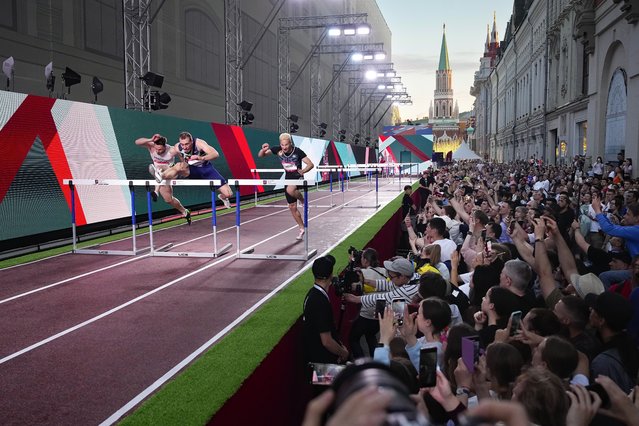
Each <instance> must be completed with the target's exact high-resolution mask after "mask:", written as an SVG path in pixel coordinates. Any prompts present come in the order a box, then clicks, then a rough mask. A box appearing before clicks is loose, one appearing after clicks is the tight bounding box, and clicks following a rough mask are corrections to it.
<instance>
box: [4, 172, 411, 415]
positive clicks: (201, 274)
mask: <svg viewBox="0 0 639 426" xmlns="http://www.w3.org/2000/svg"><path fill="white" fill-rule="evenodd" d="M356 187H359V188H361V189H365V188H367V186H366V184H363V183H361V184H353V185H352V186H351V188H352V189H355V188H356ZM385 189H386V191H384V190H380V192H379V201H380V203H381V204H382V206H383V205H385V204H386V203H387V202H389V201H390V200H392V199H393V198H394V197H396V196H397V194H398V191H397V190H396V185H392V187H391V185H390V184H389V185H388V186H386V188H385ZM310 197H311V203H313V202H319V203H321V204H327V203H328V193H326V192H312V193H311V194H310ZM323 197H324V198H323ZM345 197H346V200H347V201H351V202H352V203H351V205H354V206H355V205H366V206H371V205H373V204H374V202H375V193H374V192H354V191H353V192H347V193H345ZM319 198H323V199H322V200H318V199H319ZM341 198H342V196H341V194H339V195H334V201H335V202H336V203H341ZM280 203H281V202H280ZM375 212H376V210H375V209H371V208H366V209H358V208H341V206H340V205H338V206H336V207H334V208H332V209H329V208H319V207H318V208H311V209H310V215H309V219H310V220H309V238H310V239H309V249H317V250H318V255H320V254H322V253H323V252H325V251H326V250H328V249H330V248H331V247H332V246H334V245H335V244H336V243H337V242H338V241H339V240H340V239H342V238H343V237H344V236H345V235H347V234H349V233H350V232H351V231H352V230H354V229H355V228H357V227H358V226H360V225H361V224H362V223H364V222H365V221H366V220H367V219H368V218H369V217H371V216H372V215H373V214H374V213H375ZM210 232H211V221H210V219H203V220H194V222H193V224H192V225H191V226H187V225H185V224H184V225H180V226H176V227H173V228H170V229H166V230H161V231H155V232H154V239H155V244H154V245H155V247H159V246H161V245H163V244H165V243H174V244H176V247H175V248H174V249H173V250H176V251H211V244H212V242H211V241H212V239H211V237H210ZM275 235H277V236H276V237H274V238H272V237H273V236H275ZM296 235H297V226H296V224H295V223H294V221H293V219H292V217H291V215H290V212H289V211H288V209H287V208H286V207H285V206H282V208H251V209H247V210H243V211H242V226H241V236H242V239H241V244H242V248H247V247H249V246H251V245H254V244H257V246H256V247H255V252H256V253H291V254H293V253H295V254H301V253H303V251H304V248H303V247H304V244H303V242H299V241H296V240H295V236H296ZM192 240H193V241H192ZM187 241H191V242H188V243H185V242H187ZM235 241H236V233H235V214H228V215H223V216H218V245H219V246H220V247H221V246H222V245H224V244H226V243H232V244H233V247H232V248H231V252H230V253H228V254H226V255H224V256H222V257H220V258H217V259H207V258H193V257H190V258H179V257H171V258H167V257H149V256H146V255H144V254H142V255H138V256H136V257H126V256H102V255H80V254H66V255H61V256H56V257H52V258H49V259H45V260H42V261H38V262H33V263H30V264H25V265H21V266H17V267H12V268H6V269H3V270H0V336H2V339H1V340H0V395H2V397H1V398H0V412H1V413H2V418H3V420H2V423H3V424H96V423H100V422H103V421H104V420H105V419H107V418H109V417H110V416H111V415H113V414H114V413H115V412H117V411H118V410H120V409H121V408H122V407H123V406H124V405H125V404H127V403H128V402H129V401H131V400H133V399H134V398H136V397H137V396H138V395H139V394H140V393H141V392H142V391H144V390H145V389H146V388H147V387H149V386H150V385H151V384H153V383H154V382H155V381H156V380H157V379H158V378H160V377H162V376H163V375H164V374H165V373H167V372H168V371H169V370H171V368H173V367H175V366H176V365H178V364H179V363H180V362H181V361H182V360H184V359H185V358H186V357H187V356H189V355H190V354H191V353H193V352H194V351H195V350H196V349H198V348H199V347H200V346H202V345H203V344H204V343H206V342H207V341H209V340H211V338H212V337H213V336H215V335H216V334H218V333H219V332H220V331H222V330H224V329H225V328H226V327H227V326H228V325H229V324H230V323H232V322H233V321H234V320H236V319H237V318H238V317H239V316H240V315H242V314H243V313H244V312H245V311H247V310H248V309H250V308H251V307H252V306H253V305H254V304H255V303H256V302H258V301H260V300H261V299H262V298H264V296H266V295H267V294H269V293H270V292H271V291H272V290H273V289H274V288H276V287H278V286H279V285H280V284H281V283H283V282H285V281H286V280H287V279H289V278H290V277H291V276H292V275H294V274H296V273H298V272H299V271H300V270H301V269H303V268H305V267H306V266H308V265H310V264H311V263H312V262H313V258H311V259H310V260H309V261H307V262H303V261H284V260H248V259H246V260H245V259H240V260H238V259H235V250H236V247H235ZM177 245H179V246H177ZM146 246H148V236H146V235H144V236H140V237H139V238H138V247H146ZM130 247H131V241H130V240H125V241H119V242H114V243H109V244H107V245H105V246H104V248H105V249H128V248H130ZM344 255H345V256H346V253H344ZM309 285H310V283H309Z"/></svg>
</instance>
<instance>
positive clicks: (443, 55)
mask: <svg viewBox="0 0 639 426" xmlns="http://www.w3.org/2000/svg"><path fill="white" fill-rule="evenodd" d="M449 69H450V65H449V64H448V46H447V45H446V24H444V32H443V34H442V49H441V51H440V52H439V68H438V70H439V71H444V70H449Z"/></svg>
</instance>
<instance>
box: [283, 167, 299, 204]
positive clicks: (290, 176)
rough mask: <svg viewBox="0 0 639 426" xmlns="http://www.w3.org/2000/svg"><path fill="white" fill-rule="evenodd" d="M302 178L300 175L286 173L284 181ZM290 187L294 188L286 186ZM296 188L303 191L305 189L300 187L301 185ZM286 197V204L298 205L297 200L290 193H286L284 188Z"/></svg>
mask: <svg viewBox="0 0 639 426" xmlns="http://www.w3.org/2000/svg"><path fill="white" fill-rule="evenodd" d="M301 178H302V176H300V174H299V173H286V174H285V175H284V179H301ZM288 186H293V185H286V187H288ZM295 188H297V189H303V187H300V186H299V185H298V186H296V187H295ZM284 195H285V196H286V202H287V203H289V204H296V203H297V198H295V197H292V196H291V195H290V194H289V193H288V191H286V188H284Z"/></svg>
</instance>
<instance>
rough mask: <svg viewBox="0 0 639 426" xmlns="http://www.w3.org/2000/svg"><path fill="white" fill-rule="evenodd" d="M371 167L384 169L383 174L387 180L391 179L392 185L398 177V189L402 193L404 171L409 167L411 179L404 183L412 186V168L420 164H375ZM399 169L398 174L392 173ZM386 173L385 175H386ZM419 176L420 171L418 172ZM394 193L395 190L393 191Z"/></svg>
mask: <svg viewBox="0 0 639 426" xmlns="http://www.w3.org/2000/svg"><path fill="white" fill-rule="evenodd" d="M369 166H373V167H379V168H380V169H382V174H384V175H385V176H384V177H385V178H387V179H388V178H389V177H390V178H391V182H390V183H389V184H390V185H392V184H394V183H395V177H397V184H398V189H399V190H400V191H402V190H403V188H402V171H403V170H405V168H406V167H408V170H409V175H408V176H409V177H408V182H407V183H406V182H404V183H406V184H407V185H412V184H413V181H412V179H411V176H412V168H413V166H418V167H419V163H375V164H369ZM394 168H397V173H393V174H391V173H390V169H394ZM384 171H385V173H384ZM418 174H419V171H418ZM393 191H394V189H393Z"/></svg>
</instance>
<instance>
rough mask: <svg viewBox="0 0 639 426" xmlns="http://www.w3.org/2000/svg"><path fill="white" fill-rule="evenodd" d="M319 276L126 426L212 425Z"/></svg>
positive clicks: (285, 292)
mask: <svg viewBox="0 0 639 426" xmlns="http://www.w3.org/2000/svg"><path fill="white" fill-rule="evenodd" d="M402 196H403V194H400V195H399V196H398V197H397V198H395V199H394V200H393V201H391V202H390V203H389V204H387V205H386V206H385V207H384V208H383V209H381V210H380V211H379V212H378V213H377V214H375V215H374V216H373V217H371V218H370V219H369V220H367V221H366V222H365V223H364V224H362V225H361V226H360V227H359V228H358V229H357V230H355V232H353V234H352V235H351V236H350V237H349V238H347V239H346V240H344V241H342V242H341V243H340V244H338V245H337V246H336V247H335V248H334V249H333V250H331V252H330V254H331V255H333V256H334V257H335V259H336V264H335V270H336V271H341V270H342V269H344V268H345V267H346V266H347V264H348V255H347V253H348V252H347V250H348V247H349V246H351V245H352V246H354V247H358V248H363V247H364V246H365V245H366V244H367V243H368V242H369V241H370V240H371V239H372V238H373V237H374V236H375V234H376V233H377V232H378V231H379V230H380V229H381V227H382V226H384V224H385V223H386V222H387V221H388V220H389V219H390V218H391V217H392V216H393V215H394V214H395V212H397V210H398V209H399V207H400V206H401V198H402ZM312 283H313V276H312V273H311V271H310V269H308V270H307V271H305V272H304V273H303V274H301V275H300V276H299V277H297V278H296V279H295V280H293V281H292V282H291V283H290V284H289V285H288V286H286V287H285V288H283V289H282V290H281V291H280V292H279V293H278V294H277V295H275V296H274V297H273V298H271V299H270V300H269V301H267V302H266V303H265V304H264V305H262V306H261V307H260V308H259V309H258V310H257V311H256V312H254V313H253V314H252V315H251V316H250V317H248V318H247V319H246V320H245V321H244V322H243V323H242V324H240V325H239V326H237V327H236V328H235V329H234V330H232V331H231V332H230V333H229V334H228V335H226V336H224V337H223V338H222V339H221V340H220V341H218V342H217V343H216V344H215V345H214V346H213V347H211V349H209V350H208V351H207V352H205V353H204V354H203V355H202V356H200V358H198V359H197V360H196V361H195V362H194V363H193V364H192V365H191V366H189V367H187V368H186V369H185V370H184V371H183V372H182V373H180V374H179V375H178V376H177V377H176V378H175V379H173V380H172V381H170V382H168V383H166V384H165V385H164V387H162V388H161V389H160V390H158V391H157V392H156V393H155V394H154V395H153V396H151V397H150V398H149V399H148V400H147V401H146V402H145V403H144V404H143V405H142V406H141V407H140V408H139V409H138V410H137V411H135V412H133V413H132V414H130V415H129V416H128V417H126V418H125V419H123V421H122V422H121V424H123V425H149V424H187V425H202V424H206V423H207V422H208V421H209V419H210V418H211V417H213V415H214V414H215V413H216V412H217V411H218V410H219V409H220V408H221V407H222V406H223V405H224V403H225V402H226V401H227V400H228V399H229V398H230V397H231V396H232V395H233V394H234V393H235V392H237V390H238V389H239V388H240V386H241V385H242V383H243V382H244V381H245V380H246V378H248V377H249V376H250V374H251V373H252V372H253V371H254V370H255V369H256V368H257V367H258V366H259V365H260V363H261V362H262V361H263V360H264V358H266V356H267V355H268V354H269V353H270V352H271V351H272V350H273V348H274V347H275V346H276V345H277V343H278V342H279V341H280V340H281V339H282V337H283V336H284V335H285V334H286V333H287V332H288V331H289V329H290V328H291V327H292V326H293V324H294V323H295V322H296V321H297V320H298V318H299V317H300V316H301V315H302V304H303V301H304V297H305V296H306V293H307V292H308V289H309V288H310V287H311V285H312Z"/></svg>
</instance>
